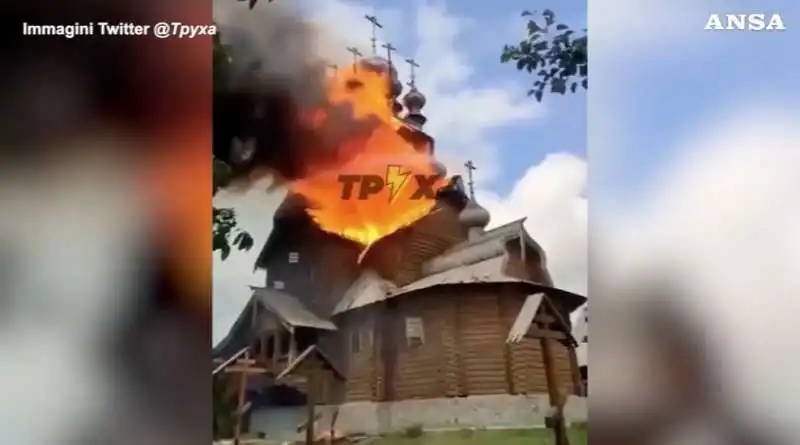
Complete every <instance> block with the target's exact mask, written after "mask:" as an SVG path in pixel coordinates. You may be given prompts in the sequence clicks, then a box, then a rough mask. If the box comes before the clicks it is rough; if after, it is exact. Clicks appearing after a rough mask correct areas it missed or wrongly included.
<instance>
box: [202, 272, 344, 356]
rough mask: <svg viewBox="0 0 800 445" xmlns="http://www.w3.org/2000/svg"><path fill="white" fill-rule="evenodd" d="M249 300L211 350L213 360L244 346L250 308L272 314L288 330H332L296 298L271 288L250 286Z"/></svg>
mask: <svg viewBox="0 0 800 445" xmlns="http://www.w3.org/2000/svg"><path fill="white" fill-rule="evenodd" d="M250 288H251V289H252V291H253V292H252V294H251V296H250V300H248V302H247V304H245V306H244V308H243V309H242V311H241V312H240V313H239V317H237V318H236V321H235V322H234V323H233V325H232V326H231V328H230V329H229V330H228V334H227V335H226V336H225V338H223V339H222V341H220V342H219V343H218V344H217V345H216V346H215V347H214V350H213V356H214V357H222V358H226V357H228V356H230V355H231V354H233V353H235V352H236V351H237V350H239V349H241V348H243V347H245V346H246V345H247V344H248V342H249V337H250V335H252V332H251V329H250V323H251V320H252V314H253V308H254V307H255V306H256V305H258V306H259V307H261V308H262V309H263V310H266V311H267V312H270V313H271V314H273V315H275V316H276V317H277V318H278V319H280V320H281V322H282V323H283V324H284V325H285V326H286V327H287V328H289V329H293V328H310V329H320V330H324V331H335V330H336V325H335V324H333V322H331V321H330V320H326V319H324V318H321V317H318V316H317V315H315V314H314V313H313V312H311V311H310V310H309V309H308V308H306V307H305V305H303V303H302V302H301V301H300V300H299V299H297V297H295V296H293V295H291V294H289V293H286V292H281V291H278V290H275V289H267V288H263V287H255V286H251V287H250Z"/></svg>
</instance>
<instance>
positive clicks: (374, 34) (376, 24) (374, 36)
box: [364, 15, 383, 56]
mask: <svg viewBox="0 0 800 445" xmlns="http://www.w3.org/2000/svg"><path fill="white" fill-rule="evenodd" d="M364 18H365V19H367V21H368V22H370V23H372V38H371V39H369V40H370V41H371V42H372V55H373V56H377V55H378V47H377V42H378V28H380V29H383V25H381V23H380V22H379V21H378V18H377V17H375V16H374V15H365V16H364Z"/></svg>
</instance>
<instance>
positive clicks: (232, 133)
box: [213, 2, 375, 186]
mask: <svg viewBox="0 0 800 445" xmlns="http://www.w3.org/2000/svg"><path fill="white" fill-rule="evenodd" d="M216 12H217V16H218V24H219V26H220V42H219V45H218V46H217V48H216V49H215V51H218V52H219V53H224V56H225V57H222V56H221V55H217V57H215V59H216V60H215V73H214V75H215V91H214V108H213V109H214V112H213V125H214V141H213V143H214V146H213V153H214V156H215V158H216V159H218V160H221V161H224V162H225V163H226V164H228V166H230V176H229V179H230V180H231V181H232V182H233V183H234V184H239V185H244V186H247V185H249V184H251V183H252V182H253V181H255V180H258V179H261V178H263V177H264V176H265V175H269V176H272V177H273V179H275V180H277V182H282V181H291V180H295V179H298V178H302V177H304V176H305V175H306V174H307V173H308V171H309V169H310V168H312V166H313V167H323V168H330V167H332V166H335V165H336V164H337V163H341V162H345V161H346V160H347V157H348V154H347V153H343V152H342V151H341V150H340V147H341V142H342V141H343V140H344V139H348V140H352V139H355V138H359V137H365V136H366V135H367V134H368V133H369V131H370V129H371V128H372V126H373V125H374V124H375V122H355V121H354V120H353V119H352V117H351V113H350V112H349V110H348V109H344V108H333V107H331V106H330V105H329V104H327V103H326V101H325V95H324V82H325V75H326V69H327V66H328V62H327V61H325V60H322V59H321V58H320V57H319V56H318V55H317V54H316V49H315V47H316V45H317V43H316V42H317V40H316V39H317V37H318V36H317V31H316V30H315V28H314V27H313V26H312V25H310V24H309V23H308V22H306V21H304V20H302V19H301V18H299V17H298V16H296V15H295V14H292V13H290V12H288V11H286V10H284V9H282V8H281V7H280V6H279V5H276V4H264V5H259V7H258V8H255V9H254V10H252V11H251V10H248V9H247V8H246V7H243V6H242V5H241V4H237V3H234V2H228V3H225V4H224V5H220V6H219V7H218V11H216ZM228 58H229V59H228ZM356 87H357V85H356ZM312 109H324V110H325V111H326V116H327V118H326V119H325V124H324V125H322V126H316V125H315V126H314V127H313V128H312V127H311V126H310V125H309V121H308V117H309V115H308V111H309V110H312ZM236 140H238V142H237V143H240V144H242V145H244V146H246V147H248V149H245V150H244V152H245V153H246V154H248V155H249V156H248V157H246V158H244V159H243V158H241V157H237V154H236V153H237V152H236V150H235V149H234V146H235V145H236V144H237V143H235V142H234V141H236ZM240 147H241V146H240Z"/></svg>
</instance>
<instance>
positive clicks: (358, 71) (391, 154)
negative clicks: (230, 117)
mask: <svg viewBox="0 0 800 445" xmlns="http://www.w3.org/2000/svg"><path fill="white" fill-rule="evenodd" d="M389 85H390V79H389V74H388V73H386V72H385V71H376V70H371V69H367V68H365V67H364V66H361V65H357V66H353V67H350V68H349V69H344V70H340V71H339V72H337V73H335V74H333V75H332V76H331V77H330V78H329V79H328V82H327V84H326V97H327V99H328V101H329V102H330V103H332V104H334V105H337V106H342V105H346V106H347V107H348V108H351V110H352V114H353V117H354V118H355V119H356V120H358V121H364V122H366V121H370V122H371V124H370V126H369V128H371V131H369V132H366V133H363V132H362V133H358V132H356V134H354V135H353V136H352V137H347V138H345V139H344V140H343V142H341V146H339V147H337V152H338V153H341V154H342V159H346V161H343V162H341V163H339V164H338V165H335V166H333V167H331V166H330V165H329V164H327V165H326V166H325V168H314V167H313V166H312V167H311V170H310V171H308V172H307V173H306V175H304V178H303V179H301V180H297V181H294V182H293V183H292V184H291V185H290V189H291V191H292V192H294V193H298V194H301V195H303V196H304V197H305V198H306V199H307V200H308V201H309V203H310V204H311V208H309V210H308V214H309V215H310V216H311V218H312V219H313V220H314V221H315V222H316V223H317V224H318V225H319V227H320V228H321V229H322V230H325V231H327V232H330V233H334V234H337V235H339V236H341V237H344V238H347V239H350V240H352V241H355V242H357V243H360V244H361V245H363V246H364V249H365V251H366V249H368V248H369V247H370V246H371V245H372V244H374V243H375V242H376V241H378V240H379V239H381V238H383V237H385V236H387V235H390V234H392V233H394V232H395V231H397V230H399V229H401V228H403V227H406V226H409V225H411V224H413V223H414V222H415V221H417V220H419V219H420V218H422V217H423V216H425V215H426V214H428V213H429V212H430V211H431V209H432V208H433V206H434V205H435V200H434V199H433V197H432V196H423V197H420V198H417V199H412V197H413V195H414V194H415V192H416V191H417V189H418V187H417V186H418V184H417V181H416V180H415V175H424V176H426V177H431V176H433V175H435V174H436V168H435V167H434V159H433V157H432V153H431V152H430V149H420V148H416V147H415V146H414V144H413V143H412V142H411V141H409V140H406V139H405V138H404V137H402V136H401V135H400V134H399V133H398V129H399V128H400V127H401V126H402V125H403V123H402V121H401V120H400V119H398V118H397V116H396V115H395V114H394V113H393V111H392V108H391V101H390V100H388V99H387V96H388V91H389ZM329 113H330V111H327V110H321V109H318V110H313V112H312V113H310V116H311V117H310V120H309V121H310V122H311V125H313V126H321V125H325V122H326V119H328V118H329V117H330V116H328V114H329ZM389 166H400V169H401V171H400V172H399V174H398V172H397V171H394V172H387V170H391V169H390V168H389ZM392 173H394V174H392ZM345 175H377V176H380V177H381V178H385V180H386V183H387V184H392V185H393V187H388V186H387V187H384V188H383V189H382V190H381V191H379V192H377V193H375V194H372V195H370V196H369V197H367V198H366V199H358V190H359V188H358V187H359V184H358V183H356V184H355V185H354V193H353V194H352V195H351V196H349V197H346V196H344V193H343V191H344V188H345V187H344V184H343V183H342V179H343V177H344V176H345ZM387 177H388V178H387ZM446 183H447V181H446V179H445V178H443V177H439V178H437V179H436V181H435V183H434V184H433V187H432V189H433V190H435V191H437V190H439V189H441V188H442V187H443V186H444V185H445V184H446ZM393 189H394V190H393Z"/></svg>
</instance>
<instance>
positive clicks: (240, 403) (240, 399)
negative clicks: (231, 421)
mask: <svg viewBox="0 0 800 445" xmlns="http://www.w3.org/2000/svg"><path fill="white" fill-rule="evenodd" d="M249 356H250V353H249V352H248V353H245V355H244V358H245V359H248V358H249ZM246 391H247V372H242V374H241V377H239V393H238V395H237V396H236V425H235V426H234V430H233V445H239V441H240V440H241V437H242V420H243V418H244V409H243V408H244V404H245V395H246Z"/></svg>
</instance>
